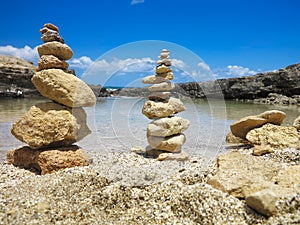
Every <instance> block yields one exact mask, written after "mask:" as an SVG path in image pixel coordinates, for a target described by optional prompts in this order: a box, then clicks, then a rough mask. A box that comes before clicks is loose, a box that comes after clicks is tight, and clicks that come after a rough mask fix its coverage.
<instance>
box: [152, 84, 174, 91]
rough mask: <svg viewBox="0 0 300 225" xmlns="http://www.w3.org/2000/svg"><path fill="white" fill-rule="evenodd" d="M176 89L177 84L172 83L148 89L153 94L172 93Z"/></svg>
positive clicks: (155, 85)
mask: <svg viewBox="0 0 300 225" xmlns="http://www.w3.org/2000/svg"><path fill="white" fill-rule="evenodd" d="M174 88H175V84H173V83H172V82H170V81H166V82H162V83H159V84H153V85H151V86H150V87H148V90H149V91H151V92H156V91H171V90H173V89H174Z"/></svg>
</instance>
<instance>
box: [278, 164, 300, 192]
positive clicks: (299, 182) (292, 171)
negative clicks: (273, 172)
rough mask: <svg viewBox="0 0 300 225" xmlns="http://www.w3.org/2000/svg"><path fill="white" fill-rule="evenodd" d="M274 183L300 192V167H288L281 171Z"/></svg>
mask: <svg viewBox="0 0 300 225" xmlns="http://www.w3.org/2000/svg"><path fill="white" fill-rule="evenodd" d="M273 182H274V183H276V184H278V185H280V186H283V187H286V188H290V189H293V190H298V191H299V190H300V165H294V166H288V167H285V168H283V169H281V170H280V171H279V173H278V175H277V176H276V177H274V179H273Z"/></svg>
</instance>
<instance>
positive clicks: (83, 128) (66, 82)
mask: <svg viewBox="0 0 300 225" xmlns="http://www.w3.org/2000/svg"><path fill="white" fill-rule="evenodd" d="M40 32H41V33H42V35H43V36H42V40H43V41H44V42H45V43H44V44H42V45H40V46H39V47H38V52H39V55H40V61H39V63H38V68H37V71H38V72H36V73H35V74H34V76H33V77H32V78H31V80H32V83H33V84H34V86H35V87H36V89H37V90H38V91H39V92H40V93H41V94H42V95H43V96H44V97H46V98H49V99H50V100H53V101H55V102H47V103H40V104H37V105H35V106H32V107H31V108H30V109H29V111H28V112H27V113H26V114H25V115H24V116H22V117H21V118H20V119H19V120H18V121H17V122H16V123H14V124H13V126H12V129H11V132H12V134H13V135H14V136H15V137H16V138H17V139H19V140H20V141H23V142H25V143H26V144H28V145H29V146H25V147H22V148H19V149H13V150H9V151H8V153H7V161H8V162H9V163H11V164H13V165H15V166H21V167H24V168H29V169H34V170H37V172H39V173H41V174H46V173H51V172H53V171H57V170H59V169H63V168H68V167H74V166H86V165H89V163H90V158H89V156H88V155H87V154H86V153H85V152H84V151H83V150H82V149H80V148H79V147H78V146H76V145H72V144H74V143H75V142H77V141H79V140H81V139H83V138H84V137H85V136H87V135H88V134H90V132H91V131H90V130H89V128H88V127H87V124H86V113H85V111H84V109H83V108H82V107H84V106H92V105H94V104H95V103H96V97H95V95H94V93H93V91H92V90H91V89H90V88H89V87H88V85H87V84H85V83H84V82H83V81H82V80H80V79H79V78H77V77H76V76H74V75H73V74H71V73H69V71H68V63H67V62H66V61H65V60H68V59H70V58H71V57H72V55H73V52H72V49H71V48H70V47H69V46H68V45H66V44H65V43H64V40H63V39H62V38H61V37H60V35H59V32H58V28H57V27H56V26H54V25H53V24H45V25H44V28H42V29H41V30H40Z"/></svg>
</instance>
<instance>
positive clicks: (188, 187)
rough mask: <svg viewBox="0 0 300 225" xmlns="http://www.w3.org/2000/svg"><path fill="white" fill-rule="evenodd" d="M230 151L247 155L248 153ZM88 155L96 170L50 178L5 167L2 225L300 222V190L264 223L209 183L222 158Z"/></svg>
mask: <svg viewBox="0 0 300 225" xmlns="http://www.w3.org/2000/svg"><path fill="white" fill-rule="evenodd" d="M231 151H240V152H242V153H244V154H248V153H247V151H249V149H243V148H240V149H238V150H237V149H235V150H231ZM90 154H91V156H92V158H93V163H92V164H91V165H90V166H86V167H74V168H68V169H64V170H60V171H58V172H55V173H51V174H46V175H36V174H35V173H34V172H32V171H29V170H25V169H21V168H18V167H14V166H12V165H8V164H7V163H5V162H1V163H0V167H1V169H0V171H1V172H0V188H1V192H0V224H239V225H240V224H299V223H300V211H299V210H300V207H299V205H300V194H299V193H295V194H294V195H291V196H288V197H283V198H280V199H279V200H278V201H277V203H276V207H277V208H278V213H276V214H275V215H273V216H271V217H269V218H266V217H264V216H262V215H260V214H259V213H256V212H255V211H254V210H252V209H251V208H249V207H248V206H247V205H246V204H245V201H244V200H239V199H238V198H235V197H233V196H231V195H229V194H227V193H224V192H222V191H220V190H218V189H215V188H213V187H212V186H210V185H208V184H207V180H208V179H209V178H210V177H211V176H213V175H214V174H215V173H216V161H212V162H210V163H209V164H208V163H207V162H205V160H204V159H201V158H197V157H192V158H190V160H189V161H186V162H185V163H182V162H174V161H172V163H170V162H160V161H157V160H155V159H152V158H146V157H145V156H144V155H143V154H138V153H136V152H127V153H125V152H122V153H111V154H110V155H105V156H104V155H99V154H98V153H96V152H94V153H90ZM264 157H265V158H266V159H267V160H270V161H274V162H275V161H276V162H281V163H285V164H293V165H294V164H299V161H300V160H299V159H300V154H299V153H298V151H294V150H292V151H290V150H286V151H285V153H284V154H282V151H281V153H279V152H276V151H275V152H274V153H271V154H268V155H267V156H264ZM204 165H206V166H204ZM133 171H136V173H133ZM170 171H172V172H170ZM164 172H168V176H167V175H166V173H164Z"/></svg>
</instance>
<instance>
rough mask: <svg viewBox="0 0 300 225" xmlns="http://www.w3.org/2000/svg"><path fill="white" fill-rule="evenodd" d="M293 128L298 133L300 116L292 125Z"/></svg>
mask: <svg viewBox="0 0 300 225" xmlns="http://www.w3.org/2000/svg"><path fill="white" fill-rule="evenodd" d="M293 127H295V128H296V129H297V130H298V131H300V116H298V117H297V118H296V119H295V120H294V123H293Z"/></svg>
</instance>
